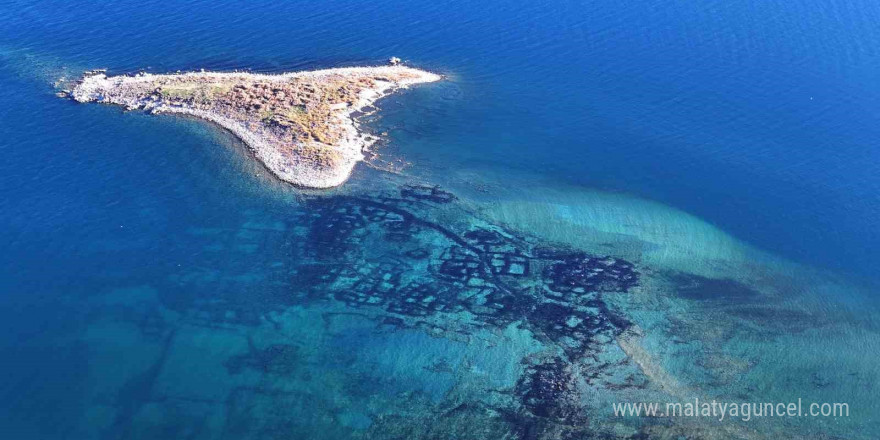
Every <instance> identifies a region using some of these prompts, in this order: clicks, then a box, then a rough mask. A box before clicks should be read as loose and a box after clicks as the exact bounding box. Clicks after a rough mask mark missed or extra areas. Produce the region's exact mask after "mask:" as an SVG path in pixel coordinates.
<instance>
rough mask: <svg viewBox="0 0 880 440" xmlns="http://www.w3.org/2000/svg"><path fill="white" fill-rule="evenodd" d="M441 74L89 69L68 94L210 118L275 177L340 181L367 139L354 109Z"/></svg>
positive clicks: (388, 69)
mask: <svg viewBox="0 0 880 440" xmlns="http://www.w3.org/2000/svg"><path fill="white" fill-rule="evenodd" d="M438 80H440V76H439V75H436V74H433V73H430V72H426V71H423V70H419V69H415V68H412V67H406V66H400V65H392V66H382V67H350V68H339V69H327V70H316V71H311V72H296V73H286V74H280V75H262V74H252V73H239V72H231V73H218V72H204V71H202V72H189V73H181V74H168V75H153V74H139V75H137V76H110V77H108V76H106V75H105V74H104V73H100V72H93V73H92V74H89V75H87V76H86V77H84V78H83V79H82V81H81V82H80V83H79V84H78V85H77V86H76V87H75V88H74V89H73V91H72V93H71V95H72V96H73V98H74V99H75V100H76V101H79V102H101V103H107V104H117V105H122V106H125V107H126V108H128V109H130V110H134V109H144V110H147V111H151V112H153V113H177V114H184V115H191V116H195V117H198V118H201V119H205V120H208V121H211V122H214V123H216V124H218V125H220V126H222V127H224V128H226V129H228V130H229V131H231V132H232V133H234V134H235V135H236V136H238V137H239V138H240V139H241V140H242V141H244V142H245V143H246V144H247V145H248V146H249V147H250V148H251V149H252V150H253V151H254V154H255V155H256V156H257V158H258V159H260V160H261V161H262V162H263V163H264V164H265V165H266V167H267V168H269V170H271V171H272V172H273V173H274V174H275V175H277V176H278V177H279V178H280V179H282V180H285V181H287V182H290V183H292V184H295V185H300V186H305V187H310V188H329V187H333V186H337V185H340V184H341V183H343V182H344V181H345V180H346V179H347V178H348V176H349V175H350V174H351V170H352V168H353V167H354V165H355V164H356V163H357V162H358V161H359V160H361V159H362V158H363V155H362V151H363V149H364V148H365V147H367V146H369V145H370V144H371V143H372V140H371V138H370V137H368V136H364V135H362V134H360V133H359V132H358V130H357V124H356V122H355V120H354V114H355V112H358V111H361V110H363V109H364V108H365V107H367V106H369V105H371V104H372V103H373V102H375V101H376V100H377V99H379V98H381V97H383V96H385V95H387V94H388V93H390V92H392V91H394V90H396V89H399V88H402V87H407V86H409V85H412V84H418V83H425V82H433V81H438Z"/></svg>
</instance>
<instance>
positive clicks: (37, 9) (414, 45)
mask: <svg viewBox="0 0 880 440" xmlns="http://www.w3.org/2000/svg"><path fill="white" fill-rule="evenodd" d="M4 12H5V13H6V14H5V15H6V16H7V17H8V18H7V19H6V20H5V21H6V25H5V26H4V27H3V30H2V41H3V43H4V45H5V46H6V47H7V48H9V49H14V50H29V51H30V52H32V53H34V54H38V55H40V56H44V57H55V58H57V60H59V62H60V63H62V64H77V65H86V66H106V67H110V68H112V69H114V70H116V71H121V72H124V71H134V70H138V69H143V68H148V69H152V70H156V71H168V70H176V69H179V68H187V67H194V66H200V67H209V68H218V69H222V68H227V69H229V68H244V67H249V68H253V69H259V70H283V69H292V68H298V67H306V66H308V67H314V66H322V65H338V64H353V63H358V62H366V61H376V60H382V59H384V58H386V57H388V56H389V55H390V54H396V55H400V56H403V57H405V58H406V59H408V60H411V61H412V62H413V63H415V64H418V65H421V66H426V67H432V68H437V69H439V70H442V71H444V72H448V73H451V74H454V75H455V77H456V78H457V79H458V80H459V81H460V82H461V83H462V87H464V88H466V93H468V95H467V97H466V100H467V101H468V107H466V108H461V109H457V110H458V111H456V114H455V115H454V116H453V120H452V121H444V123H445V124H447V125H444V127H443V128H444V131H445V134H444V137H443V138H442V139H441V141H442V142H443V143H444V145H445V148H444V151H443V153H445V154H448V155H449V156H450V157H455V158H460V160H468V161H473V160H485V161H491V162H494V163H499V162H500V163H502V164H503V165H504V166H514V167H516V166H519V167H526V168H529V169H533V168H536V169H538V170H540V171H541V172H544V173H547V174H550V175H553V176H554V177H556V178H560V179H565V180H568V181H571V182H574V183H577V184H584V185H589V186H598V187H602V188H606V189H611V190H623V191H626V192H630V193H634V194H638V195H643V196H647V197H649V198H652V199H655V200H659V201H662V202H664V203H668V204H671V205H673V206H676V207H680V208H682V209H684V210H686V211H688V212H691V213H693V214H695V215H698V216H700V217H702V218H704V219H707V220H708V221H710V222H712V223H715V224H717V225H719V226H721V227H722V228H724V229H725V230H728V231H730V232H732V233H733V234H735V235H736V236H738V237H741V238H743V239H746V240H748V241H750V242H752V243H753V244H756V245H758V246H760V247H762V248H766V249H769V250H772V251H775V252H778V253H783V254H785V255H788V256H791V257H794V258H796V259H799V260H806V261H810V262H813V263H818V264H822V265H828V266H834V267H840V268H844V269H851V270H855V271H858V272H861V273H862V274H866V275H871V273H872V268H873V267H875V266H876V263H877V261H876V259H875V257H874V253H873V252H872V250H873V248H874V247H875V246H876V245H877V244H878V237H877V234H876V232H875V231H874V228H872V227H871V224H872V220H871V219H872V218H874V217H876V215H877V214H878V206H880V205H878V203H880V201H878V197H877V195H876V194H877V179H875V178H874V176H873V170H874V169H875V168H876V166H877V165H878V160H880V159H878V156H877V154H876V152H875V151H874V149H873V146H874V144H875V141H874V140H875V139H877V135H878V130H880V128H878V127H880V124H878V123H877V122H878V121H877V116H876V112H874V111H872V109H874V108H876V107H877V103H878V99H880V85H878V82H877V80H876V75H875V72H876V71H877V67H878V63H880V61H878V52H877V51H878V49H877V48H876V45H875V44H873V42H874V41H877V38H878V35H877V33H878V32H880V31H878V30H877V28H876V26H873V25H872V24H873V23H875V22H876V20H877V18H878V15H880V7H878V6H877V5H876V4H875V3H873V2H863V1H853V2H834V3H830V4H828V3H823V4H815V5H813V4H793V3H791V2H783V1H778V2H751V1H747V2H736V3H730V2H709V3H706V2H701V3H698V4H680V3H676V2H664V1H656V2H649V3H647V4H646V3H644V2H638V3H624V4H613V5H611V4H604V3H601V2H592V3H579V2H575V3H569V2H554V3H552V4H541V3H525V4H520V3H510V2H505V3H503V4H492V5H489V4H472V3H469V2H452V3H446V4H439V3H436V2H418V1H415V2H405V3H397V2H381V1H380V2H370V3H363V2H338V1H331V2H322V3H321V4H320V5H314V4H309V3H297V2H284V3H273V2H266V3H251V4H250V5H249V6H247V7H242V6H241V5H238V4H234V3H227V4H213V3H211V4H210V7H209V6H208V3H200V2H175V3H174V4H172V5H168V4H160V3H155V4H151V3H143V2H136V3H117V4H115V5H114V6H113V7H106V6H104V5H99V4H97V3H95V4H76V5H73V4H69V3H67V2H38V3H36V4H32V3H29V2H25V3H19V2H15V3H13V4H11V5H9V6H7V7H6V8H5V9H4ZM389 34H393V38H392V35H389ZM474 119H478V120H479V122H480V123H479V124H472V123H471V122H472V121H474ZM453 124H454V125H453ZM462 126H464V127H462ZM7 142H11V143H12V144H14V143H16V139H15V138H12V139H10V138H9V137H8V135H7ZM502 152H503V153H504V154H499V153H502Z"/></svg>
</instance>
